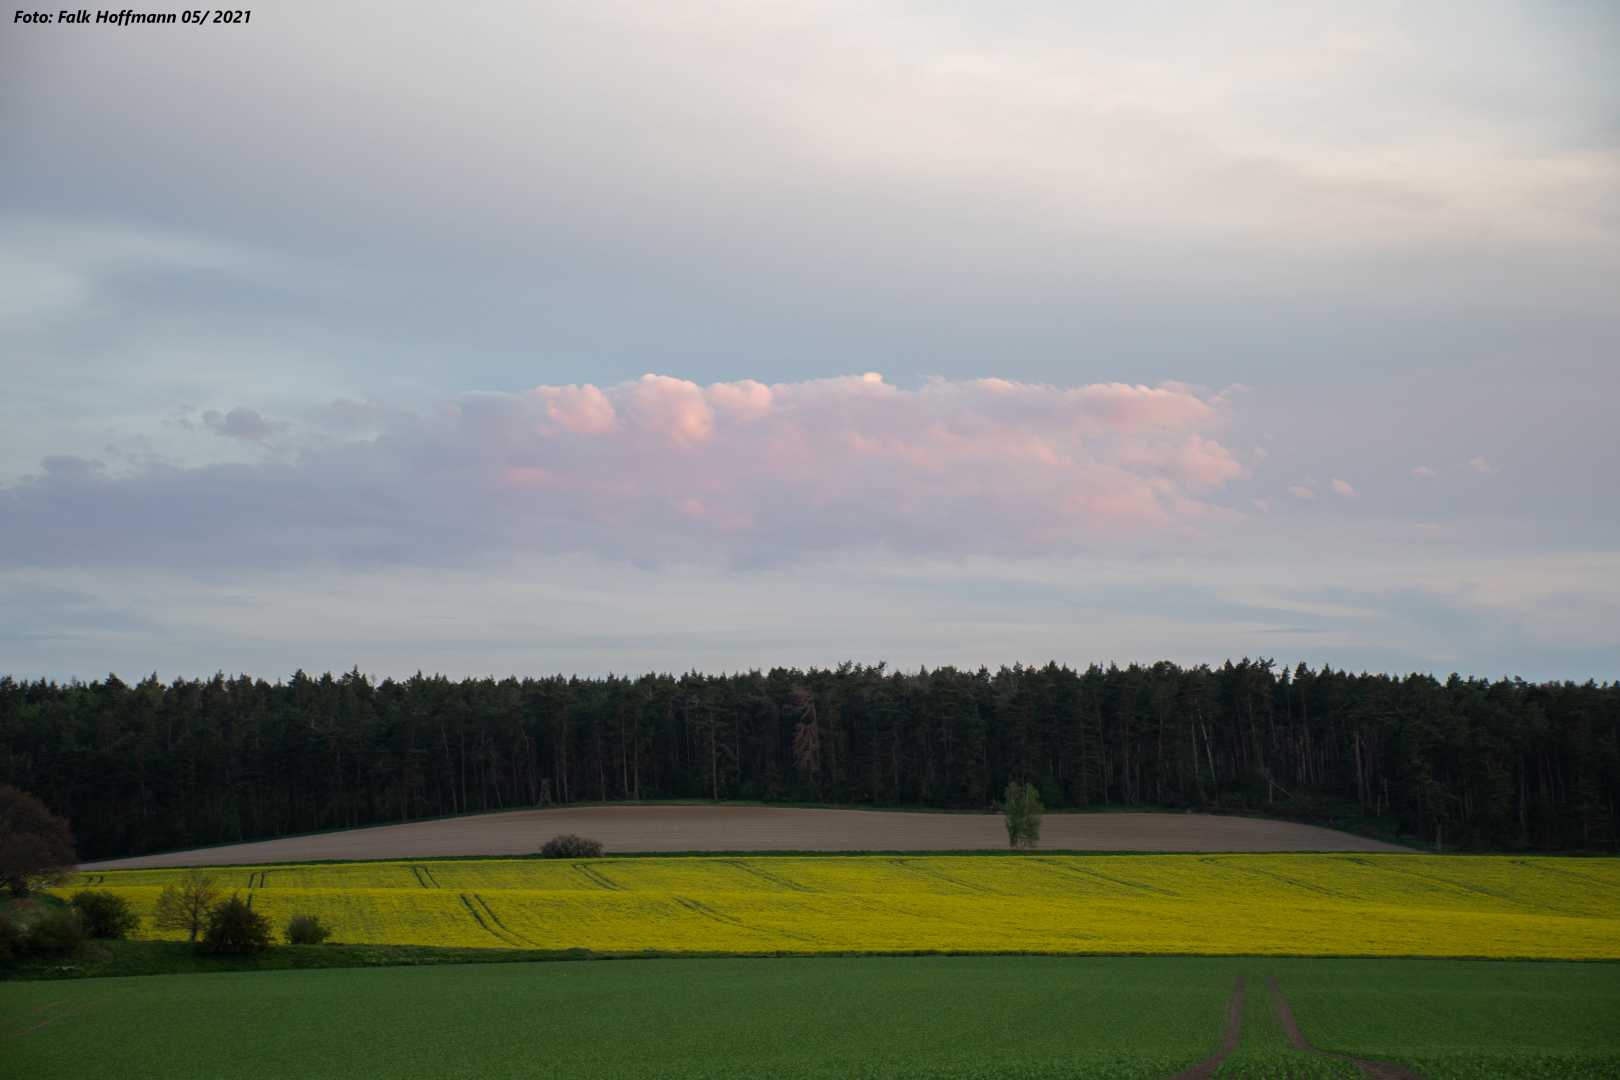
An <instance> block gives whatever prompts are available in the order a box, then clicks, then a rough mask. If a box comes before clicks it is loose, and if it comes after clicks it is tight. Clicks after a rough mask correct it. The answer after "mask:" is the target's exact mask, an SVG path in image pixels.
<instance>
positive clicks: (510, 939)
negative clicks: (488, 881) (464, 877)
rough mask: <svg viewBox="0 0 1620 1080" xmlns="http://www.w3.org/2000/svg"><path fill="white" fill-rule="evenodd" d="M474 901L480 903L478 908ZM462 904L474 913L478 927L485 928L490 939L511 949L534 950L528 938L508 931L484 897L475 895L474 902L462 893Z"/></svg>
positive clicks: (532, 943)
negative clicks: (480, 910) (481, 911)
mask: <svg viewBox="0 0 1620 1080" xmlns="http://www.w3.org/2000/svg"><path fill="white" fill-rule="evenodd" d="M473 900H476V901H478V904H477V906H474V904H473ZM461 902H462V903H463V904H464V905H466V908H467V910H468V911H470V912H471V913H472V917H473V918H474V919H477V920H478V925H479V926H481V927H483V928H484V930H485V932H487V933H488V934H489V936H490V937H492V938H494V939H495V940H496V941H499V942H500V943H501V944H502V945H505V946H506V947H507V948H509V949H532V948H534V942H532V941H529V940H528V939H527V938H522V937H519V936H518V935H517V934H514V933H513V932H512V931H510V930H508V929H507V928H506V926H505V924H504V923H502V922H501V920H500V919H499V918H498V917H497V916H496V914H495V912H493V911H491V910H490V907H489V904H487V903H485V902H484V898H483V897H482V896H479V895H478V894H477V893H473V894H472V900H469V899H467V894H466V893H462V894H461ZM479 907H482V908H483V909H484V914H487V915H488V916H489V918H488V919H487V920H486V919H485V918H484V914H480V913H479V911H478V908H479ZM490 923H494V924H495V925H494V926H491V925H490ZM497 927H499V929H497Z"/></svg>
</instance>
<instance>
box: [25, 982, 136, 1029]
mask: <svg viewBox="0 0 1620 1080" xmlns="http://www.w3.org/2000/svg"><path fill="white" fill-rule="evenodd" d="M133 989H135V988H134V987H133V986H126V987H124V988H123V989H122V990H120V991H119V993H121V994H127V993H129V992H130V991H131V990H133ZM111 1000H112V998H111V997H104V998H97V999H96V1000H94V1001H87V1002H85V1003H84V1004H83V1005H75V1006H73V1008H71V1009H63V1010H62V1011H61V1012H59V1013H57V1014H56V1015H55V1016H47V1017H46V1018H45V1019H43V1020H41V1021H40V1022H39V1023H37V1024H34V1025H33V1026H32V1027H25V1028H23V1029H22V1030H21V1031H13V1032H11V1033H9V1034H6V1035H0V1042H5V1041H6V1040H7V1039H15V1038H17V1037H18V1036H20V1035H27V1034H28V1033H29V1032H30V1031H38V1030H39V1029H40V1028H42V1027H44V1026H45V1025H46V1024H50V1023H54V1022H55V1021H57V1020H60V1019H62V1017H64V1016H72V1015H73V1014H74V1013H76V1012H79V1011H80V1010H82V1009H88V1008H89V1007H90V1006H92V1005H101V1004H105V1003H106V1002H109V1001H111ZM66 1004H67V1001H66V1000H65V999H64V1000H62V1001H53V1002H51V1003H50V1004H49V1005H41V1006H39V1008H37V1009H29V1010H28V1011H27V1012H20V1013H17V1014H16V1015H15V1016H8V1017H6V1018H5V1019H4V1020H0V1024H9V1023H11V1022H12V1021H13V1020H21V1019H22V1018H23V1017H25V1016H32V1015H33V1014H35V1013H40V1012H44V1011H45V1010H46V1009H54V1008H56V1007H57V1006H58V1005H66Z"/></svg>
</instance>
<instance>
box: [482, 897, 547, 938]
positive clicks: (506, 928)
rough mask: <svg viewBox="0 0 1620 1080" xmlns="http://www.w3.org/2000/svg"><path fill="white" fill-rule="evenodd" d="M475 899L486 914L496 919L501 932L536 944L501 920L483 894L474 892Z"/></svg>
mask: <svg viewBox="0 0 1620 1080" xmlns="http://www.w3.org/2000/svg"><path fill="white" fill-rule="evenodd" d="M473 899H474V900H476V901H478V903H479V905H480V906H481V907H482V908H483V909H484V914H486V915H488V916H489V917H490V918H491V919H493V920H494V921H495V925H496V926H498V927H500V928H501V933H503V934H506V935H507V936H508V937H514V938H517V939H518V940H519V941H521V942H522V943H523V944H525V945H528V946H530V947H533V946H534V942H532V941H530V940H529V939H528V938H526V937H524V936H523V935H522V934H520V933H518V932H517V931H516V930H513V929H512V928H511V927H509V926H507V925H506V924H505V923H503V922H501V917H500V916H499V915H497V914H495V909H494V908H492V907H490V906H489V901H488V900H485V899H484V898H483V897H482V896H479V895H478V894H477V893H473Z"/></svg>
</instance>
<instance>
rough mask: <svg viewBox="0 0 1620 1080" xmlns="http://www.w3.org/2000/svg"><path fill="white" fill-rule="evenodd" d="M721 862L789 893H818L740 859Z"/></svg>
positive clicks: (806, 886)
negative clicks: (778, 886)
mask: <svg viewBox="0 0 1620 1080" xmlns="http://www.w3.org/2000/svg"><path fill="white" fill-rule="evenodd" d="M723 861H724V863H725V865H727V866H729V867H731V868H732V869H733V870H740V871H742V872H743V873H745V874H752V875H753V876H754V877H757V878H759V879H760V880H762V881H768V882H770V883H771V884H772V885H780V886H781V887H782V888H784V889H787V890H789V891H791V892H802V893H813V892H818V891H819V890H817V889H812V888H811V887H810V886H808V885H800V884H799V883H798V882H796V881H794V880H792V879H791V878H785V877H783V876H781V875H780V874H772V873H770V872H768V871H765V870H760V869H759V868H757V867H753V866H748V865H747V864H745V863H743V862H742V860H740V859H725V860H723Z"/></svg>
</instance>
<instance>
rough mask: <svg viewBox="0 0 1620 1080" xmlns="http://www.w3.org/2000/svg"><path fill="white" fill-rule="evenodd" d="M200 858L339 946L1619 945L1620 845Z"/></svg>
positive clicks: (129, 873)
mask: <svg viewBox="0 0 1620 1080" xmlns="http://www.w3.org/2000/svg"><path fill="white" fill-rule="evenodd" d="M212 872H213V873H215V874H216V875H218V877H219V879H220V882H221V884H223V885H224V886H225V887H226V888H227V889H235V890H238V891H240V892H241V893H242V894H243V895H244V896H247V897H251V899H252V903H253V907H254V909H255V910H258V911H263V912H265V913H266V914H268V915H270V916H271V917H272V918H273V919H274V920H275V921H276V923H277V925H278V927H279V926H280V925H281V924H283V923H284V922H285V920H286V918H287V917H288V916H290V915H292V914H294V913H296V912H305V913H309V914H312V915H318V916H319V917H320V918H321V920H322V921H323V922H326V923H327V924H329V925H331V926H332V927H334V928H335V930H336V938H337V940H339V941H348V942H375V943H387V944H417V945H462V946H469V945H470V946H496V947H498V946H519V947H538V948H547V949H564V948H587V949H595V950H598V951H613V952H620V951H636V950H642V949H658V950H682V951H685V950H699V951H708V950H716V951H738V952H763V951H776V950H785V951H792V952H832V951H836V952H843V951H893V950H911V949H938V950H950V951H971V952H1001V951H1034V952H1089V953H1202V954H1227V953H1249V954H1272V955H1341V956H1343V955H1354V956H1481V957H1539V958H1567V959H1617V958H1620V862H1616V861H1615V860H1612V859H1591V860H1585V859H1557V858H1533V857H1524V858H1520V857H1498V856H1488V857H1464V856H1433V855H1297V854H1266V855H1116V856H1075V855H1053V856H1048V855H1039V854H1030V855H1026V856H1023V857H1011V856H999V857H993V856H971V855H968V856H959V855H944V856H926V855H925V856H907V857H889V856H826V857H766V856H760V857H735V858H711V857H703V858H634V859H593V860H580V861H567V860H536V859H468V860H447V861H428V862H415V863H412V862H363V863H338V864H319V865H317V864H294V865H288V866H266V867H253V868H247V867H223V868H220V869H217V870H215V871H212ZM180 873H181V871H177V870H124V871H114V872H109V873H106V874H89V875H85V876H83V877H82V878H80V879H79V880H78V881H77V882H76V884H84V885H91V886H93V887H96V888H105V889H109V890H111V891H113V892H116V893H119V894H121V895H123V896H127V897H129V898H130V900H132V901H133V902H134V903H135V904H136V906H137V908H138V909H140V910H142V911H149V910H150V909H151V905H152V903H153V901H154V900H155V899H156V898H157V894H158V892H159V890H160V889H161V888H162V886H163V885H164V884H166V883H168V882H170V881H173V880H175V879H176V878H177V877H178V876H179V875H180ZM146 932H147V933H148V934H150V933H151V932H150V931H149V930H148V931H146ZM166 936H170V937H173V936H175V935H172V934H171V935H166Z"/></svg>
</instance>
